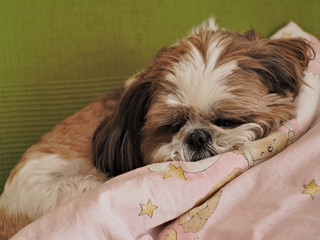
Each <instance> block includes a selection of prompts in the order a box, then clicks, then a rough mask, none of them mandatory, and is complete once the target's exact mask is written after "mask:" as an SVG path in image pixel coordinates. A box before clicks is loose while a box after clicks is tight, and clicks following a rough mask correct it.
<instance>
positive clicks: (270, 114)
mask: <svg viewBox="0 0 320 240" xmlns="http://www.w3.org/2000/svg"><path fill="white" fill-rule="evenodd" d="M312 55H313V50H312V48H311V47H310V45H309V43H308V42H306V41H305V40H302V39H277V40H270V39H263V38H261V37H260V36H259V35H258V34H257V33H256V32H255V31H249V32H246V33H244V34H240V33H231V32H227V31H222V30H218V29H217V27H216V25H215V23H214V21H213V20H209V21H208V22H206V23H204V24H202V25H201V26H199V27H198V28H196V29H194V30H193V31H192V33H191V34H190V35H189V36H188V37H186V38H183V39H182V40H181V41H179V42H177V43H176V44H174V45H172V46H169V47H164V48H162V49H161V50H160V51H159V52H158V54H157V55H156V56H155V57H154V59H153V60H152V61H151V62H150V64H149V65H148V67H147V68H146V69H145V70H144V71H142V72H140V73H138V74H136V75H135V76H134V77H132V78H131V79H130V80H129V81H128V82H127V83H126V85H125V86H123V87H120V88H118V89H116V90H114V91H113V92H112V93H110V94H107V95H104V96H101V97H99V98H98V99H97V100H96V101H94V102H93V103H91V104H90V105H89V106H87V107H85V108H84V109H83V110H81V111H79V112H77V113H76V114H74V115H73V116H71V117H69V118H68V119H66V120H64V121H63V122H62V123H60V124H59V125H58V126H56V127H55V128H54V129H53V130H52V131H51V132H49V133H47V134H46V135H44V136H43V137H42V138H41V140H40V142H39V143H37V144H36V145H34V146H32V147H31V148H30V149H28V150H27V151H26V153H25V154H24V155H23V156H22V158H21V159H20V161H19V162H18V164H17V165H16V167H15V168H14V169H13V170H12V171H11V173H10V176H9V178H8V180H7V182H6V185H5V190H4V192H3V194H2V196H1V199H0V236H2V238H3V239H6V238H7V237H8V236H11V235H13V234H14V233H15V232H17V231H18V230H19V229H20V228H22V227H23V226H24V225H26V224H28V223H29V222H31V221H33V220H35V219H37V218H38V217H40V216H41V215H43V214H45V213H46V212H48V211H49V210H51V209H53V208H55V207H56V206H57V205H59V204H61V203H63V202H65V201H67V200H69V199H70V198H72V197H75V196H77V195H79V194H81V193H82V192H84V191H87V190H89V189H91V188H94V187H96V186H98V185H99V184H101V183H102V182H104V181H106V180H107V179H108V178H110V177H113V176H116V175H119V174H121V173H124V172H127V171H130V170H132V169H135V168H138V167H141V166H143V165H146V164H149V163H155V162H162V161H171V160H179V161H197V160H200V159H203V158H207V157H210V156H213V155H215V154H218V153H222V152H225V151H229V150H232V149H237V148H241V147H243V146H244V145H245V144H246V143H247V142H249V141H253V140H255V139H258V138H261V137H263V136H266V135H267V134H268V133H269V132H270V131H274V130H276V129H277V128H278V127H279V126H280V124H281V122H283V121H286V120H289V119H291V118H294V116H295V106H294V99H295V97H296V96H297V94H298V91H299V88H300V86H301V85H302V84H303V76H304V75H303V72H304V70H306V68H307V66H308V62H309V60H310V58H311V57H312Z"/></svg>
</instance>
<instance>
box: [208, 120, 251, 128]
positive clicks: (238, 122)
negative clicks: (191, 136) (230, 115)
mask: <svg viewBox="0 0 320 240" xmlns="http://www.w3.org/2000/svg"><path fill="white" fill-rule="evenodd" d="M244 123H245V122H244V121H243V120H239V119H225V118H218V119H216V120H214V121H213V124H214V125H216V126H218V127H227V128H232V127H237V126H239V125H241V124H244Z"/></svg>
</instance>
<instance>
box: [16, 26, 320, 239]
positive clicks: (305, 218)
mask: <svg viewBox="0 0 320 240" xmlns="http://www.w3.org/2000/svg"><path fill="white" fill-rule="evenodd" d="M296 36H299V37H305V38H307V39H308V40H309V41H310V42H311V43H312V45H313V47H314V48H315V50H316V52H317V54H318V55H317V58H315V59H314V60H313V61H312V62H310V65H309V69H308V71H307V72H306V75H305V81H306V82H307V83H308V84H309V85H310V86H311V87H307V86H303V87H302V89H301V91H300V94H299V99H298V100H297V103H296V104H297V106H298V111H297V117H296V119H293V120H291V121H288V122H286V123H284V124H283V126H282V127H281V128H280V129H279V131H277V132H275V133H272V134H271V135H270V136H268V137H267V138H265V139H261V140H258V141H255V142H252V143H251V144H249V145H248V146H246V147H245V148H244V149H242V150H238V151H234V152H228V153H224V154H222V155H218V156H215V157H212V158H208V159H205V160H202V161H199V162H196V163H192V162H190V163H186V162H166V163H159V164H153V165H149V166H145V167H143V168H139V169H136V170H134V171H132V172H129V173H126V174H123V175H120V176H118V177H116V178H113V179H111V180H110V181H107V182H106V183H104V184H102V185H101V186H100V187H98V188H96V189H94V190H92V191H90V192H86V193H84V194H83V195H81V196H79V197H77V198H75V199H73V200H71V201H70V202H68V203H66V204H64V205H62V206H60V207H58V208H56V209H55V210H53V211H51V212H49V213H48V214H47V215H45V216H43V217H41V218H40V219H38V220H37V221H35V222H33V223H32V224H30V225H28V226H27V227H25V228H24V229H22V230H21V231H20V232H19V233H18V234H16V235H15V236H14V237H13V238H12V239H14V240H18V239H59V240H61V239H67V240H72V239H74V240H80V239H90V240H93V239H116V240H117V239H125V240H128V239H141V240H142V239H143V240H146V239H165V240H173V239H198V240H201V239H206V240H207V239H237V240H239V239H246V240H247V239H255V240H258V239H266V240H269V239H281V240H283V239H320V105H319V104H318V102H319V101H318V99H319V98H318V96H319V92H320V80H319V77H318V76H319V75H320V44H319V42H318V40H317V39H316V38H315V37H313V36H311V35H309V34H307V33H305V32H304V31H303V30H301V29H300V28H299V27H298V26H297V25H296V24H294V23H292V22H291V23H289V24H288V25H287V26H286V27H284V28H282V29H281V30H279V31H278V32H277V33H276V34H275V35H274V37H275V38H279V37H296ZM298 138H299V140H298ZM267 159H268V160H267ZM265 160H267V161H265Z"/></svg>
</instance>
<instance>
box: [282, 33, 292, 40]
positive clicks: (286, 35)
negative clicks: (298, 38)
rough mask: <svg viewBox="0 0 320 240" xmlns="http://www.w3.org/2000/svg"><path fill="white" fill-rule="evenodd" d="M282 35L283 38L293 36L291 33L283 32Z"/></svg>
mask: <svg viewBox="0 0 320 240" xmlns="http://www.w3.org/2000/svg"><path fill="white" fill-rule="evenodd" d="M282 37H283V38H287V39H288V38H292V35H291V33H282Z"/></svg>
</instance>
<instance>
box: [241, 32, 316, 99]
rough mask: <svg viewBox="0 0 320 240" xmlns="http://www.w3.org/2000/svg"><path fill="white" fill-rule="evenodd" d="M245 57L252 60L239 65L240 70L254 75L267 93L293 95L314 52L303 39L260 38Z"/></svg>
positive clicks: (297, 89)
mask: <svg viewBox="0 0 320 240" xmlns="http://www.w3.org/2000/svg"><path fill="white" fill-rule="evenodd" d="M246 56H247V57H249V58H251V59H253V60H254V61H250V62H247V63H243V64H242V67H243V68H244V69H246V70H248V71H251V72H254V73H255V74H256V75H257V76H258V77H259V78H260V80H261V81H262V82H263V83H264V84H265V85H266V86H267V87H268V89H269V92H270V93H277V94H279V95H281V96H288V95H290V96H296V95H297V94H298V92H299V88H300V86H301V85H302V84H303V83H304V82H303V77H304V74H303V72H304V71H305V70H306V69H307V67H308V64H309V61H310V59H311V58H312V57H313V56H314V50H313V49H312V47H311V46H310V44H309V42H307V41H306V40H304V39H299V38H292V39H275V40H267V39H262V40H258V41H256V42H255V43H254V46H253V47H252V48H251V49H250V50H249V51H248V52H247V53H246Z"/></svg>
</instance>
